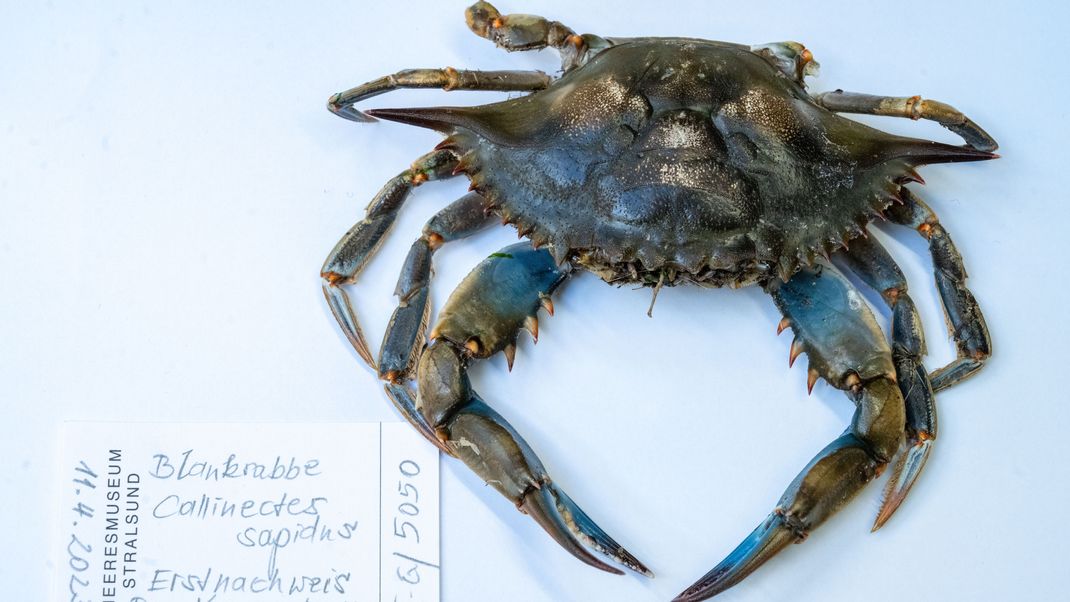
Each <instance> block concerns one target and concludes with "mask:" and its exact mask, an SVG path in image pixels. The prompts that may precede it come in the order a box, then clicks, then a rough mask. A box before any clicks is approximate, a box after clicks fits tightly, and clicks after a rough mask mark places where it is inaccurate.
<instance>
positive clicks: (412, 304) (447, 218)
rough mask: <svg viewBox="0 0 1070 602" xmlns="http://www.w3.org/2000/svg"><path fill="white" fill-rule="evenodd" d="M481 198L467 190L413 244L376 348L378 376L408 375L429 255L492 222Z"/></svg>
mask: <svg viewBox="0 0 1070 602" xmlns="http://www.w3.org/2000/svg"><path fill="white" fill-rule="evenodd" d="M484 207H485V202H484V200H483V197H482V196H480V195H479V193H476V192H470V193H468V194H466V195H464V196H463V197H461V198H459V199H457V200H456V201H454V202H453V203H452V204H450V205H449V206H448V207H446V208H445V209H443V210H442V211H439V212H438V213H437V214H435V216H434V217H432V218H431V219H430V220H429V221H428V222H427V224H426V225H425V226H424V229H423V233H422V234H421V235H420V238H418V239H416V242H414V243H412V247H411V248H410V249H409V254H408V255H407V256H406V258H405V264H404V265H403V266H402V268H401V274H400V275H399V276H398V284H397V287H396V288H395V289H394V294H395V295H396V296H397V298H398V307H397V309H395V310H394V314H393V315H392V316H391V318H390V325H389V326H388V327H387V329H386V334H385V335H384V336H383V344H382V347H380V348H379V378H382V379H383V380H385V381H387V382H390V383H397V382H398V381H399V380H401V379H402V378H407V377H408V376H409V372H410V370H411V369H412V366H413V364H414V360H415V359H416V354H417V353H418V352H419V351H420V347H421V346H422V344H423V336H424V333H425V332H426V330H427V313H428V308H429V304H428V286H429V285H430V283H431V256H432V255H433V254H434V252H435V251H437V250H438V248H439V247H441V246H442V245H443V244H445V243H447V242H450V241H454V240H457V239H460V238H465V237H468V236H471V235H472V234H475V233H476V232H477V231H479V230H480V229H481V228H483V227H484V226H486V225H488V224H489V223H491V221H493V220H491V219H490V218H489V217H488V215H487V212H486V209H485V208H484Z"/></svg>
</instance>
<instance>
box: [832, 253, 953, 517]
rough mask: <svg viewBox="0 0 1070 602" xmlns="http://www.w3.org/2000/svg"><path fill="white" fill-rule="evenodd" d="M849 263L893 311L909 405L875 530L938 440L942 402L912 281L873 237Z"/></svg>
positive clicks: (896, 354) (896, 352) (897, 358)
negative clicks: (926, 359) (928, 366)
mask: <svg viewBox="0 0 1070 602" xmlns="http://www.w3.org/2000/svg"><path fill="white" fill-rule="evenodd" d="M843 257H844V260H845V261H846V262H847V265H848V266H849V267H850V268H851V271H852V272H854V273H855V274H857V275H858V277H859V278H861V279H862V281H863V282H865V283H866V285H868V286H869V287H870V288H872V289H874V290H876V291H878V292H879V293H880V294H881V297H882V298H883V299H884V302H885V303H887V304H888V307H890V308H891V309H892V361H893V362H895V372H896V379H897V380H898V382H899V390H900V391H901V392H902V393H903V399H904V400H905V401H906V446H905V448H904V449H903V450H901V451H900V452H899V455H898V456H896V461H895V465H894V467H893V468H892V476H891V478H890V479H889V480H888V484H887V486H886V487H885V489H884V502H883V503H882V504H881V509H880V511H879V512H878V513H877V518H876V520H875V521H874V523H873V530H874V531H876V530H877V529H879V528H881V527H882V526H884V523H886V522H888V519H889V518H891V517H892V514H894V513H895V511H896V509H898V508H899V505H900V504H902V503H903V500H904V499H906V495H907V493H909V492H910V488H911V487H912V486H913V485H914V481H915V480H917V478H918V475H920V474H921V470H922V468H924V467H925V461H926V460H927V459H928V457H929V453H930V452H931V451H932V446H933V442H934V441H935V439H936V402H935V399H934V396H933V388H932V385H931V384H930V382H929V373H928V372H927V371H926V370H925V366H923V365H922V363H921V358H922V356H923V355H925V336H924V332H923V331H922V327H921V318H920V317H919V316H918V310H917V308H915V307H914V300H913V299H911V298H910V295H909V294H908V293H907V282H906V278H904V277H903V272H902V270H900V269H899V266H898V265H896V263H895V260H894V259H892V256H891V255H889V254H888V251H886V250H885V249H884V247H882V246H881V244H880V243H879V242H877V241H876V240H875V239H873V238H858V239H856V240H854V241H852V242H851V249H850V251H848V252H846V253H844V255H843Z"/></svg>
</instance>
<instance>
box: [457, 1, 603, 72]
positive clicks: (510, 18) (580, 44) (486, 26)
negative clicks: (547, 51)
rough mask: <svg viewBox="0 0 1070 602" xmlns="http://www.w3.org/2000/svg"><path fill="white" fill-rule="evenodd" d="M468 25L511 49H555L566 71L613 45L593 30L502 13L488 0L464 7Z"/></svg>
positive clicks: (532, 16)
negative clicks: (581, 32) (581, 31)
mask: <svg viewBox="0 0 1070 602" xmlns="http://www.w3.org/2000/svg"><path fill="white" fill-rule="evenodd" d="M464 18H465V21H466V22H467V23H468V28H469V29H471V30H472V32H473V33H475V34H476V35H477V36H479V37H481V38H486V39H488V40H490V41H491V42H494V43H495V44H496V45H497V46H499V47H501V48H504V49H506V50H508V51H510V52H513V51H516V50H541V49H543V48H546V47H551V48H554V49H556V50H557V51H558V52H559V53H560V54H561V68H562V69H563V70H564V71H569V70H571V69H573V68H575V67H578V66H580V65H582V64H583V63H584V62H585V61H586V60H587V59H589V58H590V56H589V55H588V53H589V52H591V54H593V52H597V51H599V50H602V49H604V48H606V47H608V46H611V45H612V42H611V41H610V40H606V39H603V38H601V37H599V36H596V35H592V34H584V35H582V36H581V35H577V34H576V32H575V31H572V29H570V28H569V27H567V26H565V25H564V24H562V23H560V22H558V21H548V20H546V19H545V18H543V17H539V16H536V15H502V14H501V13H499V12H498V9H496V8H494V6H492V5H491V4H490V3H489V2H482V1H480V2H476V3H475V4H473V5H472V6H469V7H468V9H466V10H465V11H464Z"/></svg>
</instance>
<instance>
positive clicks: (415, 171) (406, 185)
mask: <svg viewBox="0 0 1070 602" xmlns="http://www.w3.org/2000/svg"><path fill="white" fill-rule="evenodd" d="M456 166H457V158H456V156H455V155H454V154H453V153H452V152H450V151H447V150H440V151H434V152H431V153H428V154H426V155H424V156H422V157H420V158H419V159H417V160H416V162H415V163H413V164H412V167H410V168H409V169H406V170H405V171H403V172H401V173H400V174H398V175H397V176H394V177H393V178H391V179H390V181H389V182H387V183H386V185H385V186H383V188H382V190H380V191H379V193H378V194H376V195H375V198H374V199H372V202H371V203H369V204H368V208H367V211H366V214H365V216H364V219H362V220H361V221H359V222H357V224H356V225H354V226H353V227H352V228H350V229H349V231H348V232H346V233H345V236H343V237H342V239H341V240H339V241H338V244H336V245H335V246H334V249H332V250H331V252H330V254H329V255H327V259H326V261H324V262H323V268H322V269H321V270H320V276H321V277H322V278H323V294H324V296H325V297H326V298H327V304H328V305H329V306H330V308H331V313H333V314H334V318H335V319H336V320H338V324H339V325H340V326H341V327H342V331H343V332H344V333H345V335H346V338H348V339H349V342H350V343H351V344H352V345H353V348H354V349H356V351H357V354H358V355H360V357H361V358H362V359H363V360H364V361H365V362H367V364H368V365H369V366H371V367H372V369H375V360H373V359H372V354H371V350H370V349H369V348H368V343H367V341H366V340H365V338H364V332H363V331H362V330H361V329H360V323H359V322H358V321H357V316H356V314H355V313H354V312H353V305H352V304H351V303H350V302H349V296H348V295H347V294H346V292H345V290H344V289H343V288H342V286H343V285H347V284H352V283H353V282H355V281H356V279H357V276H358V275H359V274H360V271H361V270H362V269H364V266H365V265H367V263H368V260H369V259H370V258H371V256H372V255H373V254H374V253H375V251H376V250H377V249H378V248H379V245H380V243H382V241H383V237H384V236H385V235H386V233H387V232H388V231H389V230H390V227H391V226H393V225H394V219H395V218H396V217H397V213H398V210H399V209H401V206H402V204H404V203H405V199H407V198H408V196H409V193H410V192H411V191H412V189H413V188H415V187H416V186H419V185H420V184H422V183H424V182H426V181H428V180H437V179H439V178H443V177H448V176H450V175H452V173H453V169H454V167H456Z"/></svg>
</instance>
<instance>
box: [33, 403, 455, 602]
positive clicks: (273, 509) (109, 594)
mask: <svg viewBox="0 0 1070 602" xmlns="http://www.w3.org/2000/svg"><path fill="white" fill-rule="evenodd" d="M62 438H63V439H62V446H61V452H60V456H59V457H60V466H59V470H60V473H59V476H60V481H61V486H60V489H59V497H60V503H59V505H58V507H57V509H56V514H55V523H56V525H57V532H56V537H57V538H58V550H57V553H56V557H55V564H54V566H55V567H56V569H55V570H56V581H55V590H54V593H55V595H54V596H53V599H55V600H64V601H66V600H70V601H71V602H78V601H83V602H142V601H144V602H157V601H163V602H168V601H178V600H182V601H196V602H228V601H239V600H240V601H247V600H251V601H258V600H263V601H265V602H268V601H276V600H277V601H290V600H300V601H302V602H303V601H305V600H324V601H330V602H334V601H337V602H358V601H376V600H378V601H379V602H387V601H390V602H393V601H407V600H419V601H424V600H429V601H435V600H438V599H439V566H440V563H439V516H438V512H439V473H438V450H437V449H435V448H434V447H433V446H431V445H429V444H428V443H427V442H426V441H424V440H423V438H421V437H420V435H419V434H418V433H416V431H414V430H413V429H412V427H410V426H409V425H408V424H403V423H386V424H379V423H364V424H248V423H241V424H203V423H202V424H175V423H96V422H72V423H66V424H65V425H64V426H63V429H62Z"/></svg>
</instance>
